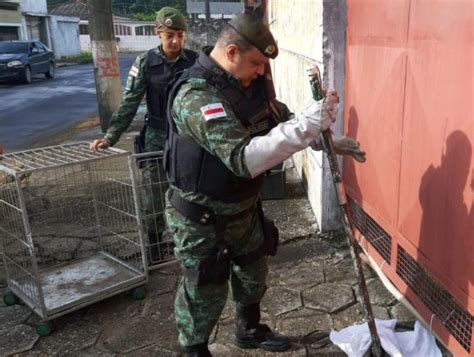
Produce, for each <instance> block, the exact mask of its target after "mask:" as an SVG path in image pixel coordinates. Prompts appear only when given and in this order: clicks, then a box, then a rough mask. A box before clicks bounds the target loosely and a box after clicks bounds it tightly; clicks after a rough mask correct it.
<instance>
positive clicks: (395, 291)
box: [360, 245, 449, 351]
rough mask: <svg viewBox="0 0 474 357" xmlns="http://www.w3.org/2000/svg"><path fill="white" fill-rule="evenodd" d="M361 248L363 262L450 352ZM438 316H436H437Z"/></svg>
mask: <svg viewBox="0 0 474 357" xmlns="http://www.w3.org/2000/svg"><path fill="white" fill-rule="evenodd" d="M360 247H361V248H362V250H363V253H361V259H362V261H363V262H365V263H366V264H368V265H369V266H370V267H371V268H372V269H373V270H374V271H375V272H376V273H377V275H378V277H379V278H380V281H382V284H383V285H384V286H385V288H386V289H387V290H388V291H389V292H390V293H391V294H392V295H393V296H394V297H395V299H397V301H398V302H400V303H401V304H403V305H404V306H405V307H406V308H407V309H408V311H410V313H411V314H412V315H413V316H415V317H416V319H417V320H418V321H420V322H421V323H422V324H423V326H425V328H426V329H427V330H428V331H430V333H431V334H432V335H434V336H435V337H436V339H437V340H438V341H439V342H440V343H441V344H442V345H443V346H444V347H445V348H446V349H447V350H448V351H449V349H448V347H447V346H446V345H445V344H444V342H443V341H442V340H441V338H440V337H439V336H438V335H437V334H436V333H435V332H434V331H433V330H432V329H431V327H430V324H429V323H428V322H426V321H425V319H424V318H423V317H421V315H420V314H419V313H418V311H416V309H415V307H414V306H413V305H412V304H411V303H410V302H409V301H408V300H407V299H406V298H405V296H403V294H402V293H401V292H400V291H399V290H398V289H397V287H396V286H395V285H393V283H392V282H391V281H390V279H389V278H388V277H387V275H385V273H384V272H383V270H382V269H381V268H380V267H379V265H378V264H377V262H376V261H375V260H374V258H372V257H371V256H370V255H368V254H367V252H366V251H365V249H364V248H363V247H362V245H360ZM435 316H436V315H435Z"/></svg>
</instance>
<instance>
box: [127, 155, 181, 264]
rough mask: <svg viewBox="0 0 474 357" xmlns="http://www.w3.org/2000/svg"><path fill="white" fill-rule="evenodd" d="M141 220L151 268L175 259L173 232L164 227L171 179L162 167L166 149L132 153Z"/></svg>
mask: <svg viewBox="0 0 474 357" xmlns="http://www.w3.org/2000/svg"><path fill="white" fill-rule="evenodd" d="M129 160H130V167H132V172H133V177H134V179H133V181H134V187H135V189H136V196H135V197H136V199H137V206H138V207H139V208H138V211H139V212H138V215H139V217H140V224H141V226H142V229H143V235H144V245H145V246H146V255H147V260H148V268H149V269H154V268H157V267H161V266H163V264H165V263H171V262H174V261H175V259H174V253H173V249H174V243H173V240H172V235H171V233H170V232H169V231H167V230H166V228H165V221H164V209H165V196H166V190H167V189H168V181H167V180H166V174H165V172H164V169H163V152H162V151H156V152H148V153H142V154H135V155H130V157H129Z"/></svg>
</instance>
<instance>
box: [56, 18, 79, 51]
mask: <svg viewBox="0 0 474 357" xmlns="http://www.w3.org/2000/svg"><path fill="white" fill-rule="evenodd" d="M50 28H51V31H50V32H51V40H52V41H51V42H52V50H53V51H54V54H55V56H56V58H58V59H59V58H61V57H67V56H77V55H79V54H80V53H81V43H80V40H79V18H78V17H69V16H55V15H52V16H51V17H50Z"/></svg>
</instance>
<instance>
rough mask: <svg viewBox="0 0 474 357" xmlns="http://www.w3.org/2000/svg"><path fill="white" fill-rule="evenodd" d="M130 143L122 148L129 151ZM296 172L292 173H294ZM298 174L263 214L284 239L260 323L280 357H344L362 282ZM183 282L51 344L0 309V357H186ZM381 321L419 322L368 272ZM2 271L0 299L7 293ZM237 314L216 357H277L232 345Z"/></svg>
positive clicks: (152, 291) (78, 314)
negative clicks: (281, 346)
mask: <svg viewBox="0 0 474 357" xmlns="http://www.w3.org/2000/svg"><path fill="white" fill-rule="evenodd" d="M132 137H133V133H132V134H130V135H128V136H126V137H125V138H124V140H123V143H122V144H121V145H122V146H124V147H127V146H128V145H129V144H130V142H131V138H132ZM290 165H291V164H290ZM294 171H295V170H294V169H292V168H291V167H289V168H288V169H287V185H286V197H285V199H284V200H273V201H266V202H265V203H264V207H265V210H266V212H267V213H268V215H269V216H270V217H273V218H274V219H275V221H276V223H277V225H278V226H279V228H280V230H281V236H282V237H281V238H282V239H281V240H282V242H281V246H280V249H279V252H278V254H277V256H276V257H275V258H270V259H269V261H270V274H269V277H268V291H267V293H266V295H265V298H264V300H263V302H262V319H263V322H265V323H267V324H268V325H269V326H270V327H272V328H275V329H276V330H277V331H278V332H279V333H281V334H284V335H287V336H289V337H290V338H291V340H292V342H293V347H292V349H291V350H290V351H288V352H284V353H279V354H276V355H278V356H344V355H345V354H344V353H342V352H341V351H340V350H339V349H338V348H337V347H336V346H334V345H332V344H331V342H330V341H329V338H328V334H329V332H330V331H331V330H332V329H336V330H338V329H341V328H343V327H346V326H348V325H352V324H358V323H362V322H363V321H364V314H363V310H362V306H361V304H360V303H359V302H358V293H357V287H356V284H357V283H356V281H357V280H356V276H355V273H354V270H353V266H352V262H351V258H350V254H349V250H348V248H347V245H346V243H345V239H344V238H341V237H340V236H337V235H336V236H334V237H333V238H325V239H322V238H321V237H319V236H318V235H317V234H316V231H317V224H316V221H315V218H314V215H313V213H312V210H311V207H310V205H309V202H308V200H307V198H306V195H305V192H304V189H303V187H302V185H301V183H300V180H299V179H298V177H297V176H296V174H295V172H294ZM179 277H180V272H179V269H178V267H177V266H176V265H171V266H167V267H165V268H162V269H156V270H153V271H151V272H150V277H149V282H148V284H147V295H146V297H145V298H144V299H143V300H134V299H133V298H132V296H131V295H130V294H125V293H124V294H120V295H117V296H114V297H111V298H108V299H105V300H102V301H100V302H98V303H95V304H93V305H90V306H87V307H84V308H82V309H80V310H77V311H74V312H71V313H69V314H67V315H65V316H62V317H59V318H57V319H55V320H54V331H53V333H52V334H51V335H50V336H47V337H38V336H37V334H36V332H35V326H36V324H37V323H38V322H39V318H38V317H37V316H36V315H35V314H34V313H33V312H31V310H30V309H29V308H28V307H26V306H25V305H24V304H21V303H20V304H17V305H12V306H6V305H5V304H4V302H3V299H2V302H0V356H8V355H17V356H114V355H126V356H180V355H182V352H181V350H180V348H179V346H178V345H177V342H176V340H177V333H176V329H175V324H174V312H173V300H174V294H175V290H176V286H177V282H178V280H179ZM366 278H367V279H368V288H369V294H370V298H371V300H372V303H373V310H374V314H375V317H376V318H379V319H389V318H396V319H397V320H398V321H403V322H410V321H411V322H412V321H413V319H414V318H413V316H412V315H411V314H410V313H409V312H408V310H407V309H406V308H404V307H403V306H402V305H401V304H400V303H398V302H397V301H396V300H395V299H394V298H393V296H392V295H391V294H390V293H389V292H388V291H387V290H386V289H385V288H384V286H383V285H382V283H381V282H380V280H378V278H377V277H376V276H375V274H374V273H373V272H372V271H371V270H369V269H367V270H366ZM5 280H6V278H5V272H4V271H3V270H2V269H1V268H0V295H2V296H3V294H4V293H5V291H6V283H5ZM233 325H234V308H233V303H232V302H231V301H229V302H228V304H227V305H226V307H225V308H224V310H223V312H222V316H221V318H220V320H219V323H218V324H217V326H216V327H215V329H214V331H213V333H212V336H211V338H210V349H211V351H212V352H213V355H215V356H265V355H273V354H270V353H264V352H260V351H257V350H250V351H249V350H242V349H239V348H237V347H235V346H234V345H233V344H232V336H233Z"/></svg>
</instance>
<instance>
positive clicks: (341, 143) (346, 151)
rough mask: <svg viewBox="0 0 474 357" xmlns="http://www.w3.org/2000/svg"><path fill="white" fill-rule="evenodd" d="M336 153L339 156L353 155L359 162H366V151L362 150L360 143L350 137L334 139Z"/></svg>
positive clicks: (336, 137)
mask: <svg viewBox="0 0 474 357" xmlns="http://www.w3.org/2000/svg"><path fill="white" fill-rule="evenodd" d="M333 144H334V151H335V152H336V154H338V155H351V156H352V157H353V158H354V159H355V160H357V161H358V162H365V160H366V159H365V151H364V150H361V148H360V143H359V142H358V141H357V140H356V139H354V138H350V137H348V136H335V137H334V138H333Z"/></svg>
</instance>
